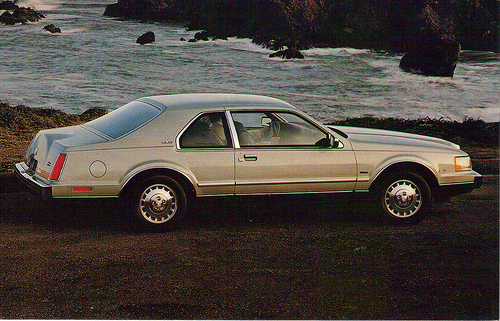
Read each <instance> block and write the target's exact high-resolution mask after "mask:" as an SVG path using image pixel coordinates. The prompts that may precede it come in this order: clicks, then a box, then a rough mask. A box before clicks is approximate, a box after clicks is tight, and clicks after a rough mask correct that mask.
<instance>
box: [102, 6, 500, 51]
mask: <svg viewBox="0 0 500 321" xmlns="http://www.w3.org/2000/svg"><path fill="white" fill-rule="evenodd" d="M498 7H499V5H498V1H496V0H434V1H430V0H356V1H352V0H245V1H237V0H118V2H117V3H115V4H112V5H109V6H108V7H107V8H106V11H105V13H104V14H105V15H106V16H112V17H122V18H129V19H139V20H153V21H187V22H189V24H188V27H189V28H191V29H193V30H206V31H207V33H208V34H209V35H211V36H217V37H229V36H239V37H246V38H252V39H255V40H256V41H257V42H260V43H267V42H269V41H270V40H277V39H284V41H285V42H286V43H287V44H288V47H290V46H296V47H309V46H330V47H344V46H348V47H353V48H373V49H381V50H391V51H395V52H409V51H411V50H412V49H413V48H414V46H415V41H414V40H415V39H423V42H425V43H424V44H422V43H420V44H418V43H417V45H420V46H421V45H429V41H430V45H432V46H434V45H436V44H435V43H434V39H436V37H437V38H441V39H446V41H445V42H447V43H448V44H450V43H453V42H455V41H456V42H457V43H459V44H460V46H461V49H464V50H485V51H495V52H499V51H500V48H499V42H498V38H499V37H498V19H499V18H498ZM422 17H424V18H422ZM422 22H425V24H422ZM429 39H431V40H429ZM440 43H441V42H439V41H438V45H439V44H440Z"/></svg>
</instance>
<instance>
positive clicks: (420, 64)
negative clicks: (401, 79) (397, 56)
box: [399, 41, 460, 77]
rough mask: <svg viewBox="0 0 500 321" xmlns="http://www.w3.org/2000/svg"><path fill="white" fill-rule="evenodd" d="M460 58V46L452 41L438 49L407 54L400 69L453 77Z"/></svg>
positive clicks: (402, 59) (425, 49) (423, 49)
mask: <svg viewBox="0 0 500 321" xmlns="http://www.w3.org/2000/svg"><path fill="white" fill-rule="evenodd" d="M459 56H460V44H459V43H458V42H456V41H450V42H448V43H443V44H441V45H440V46H439V47H436V48H422V50H420V51H418V50H416V51H413V52H409V53H407V54H405V55H404V56H403V58H401V61H400V63H399V67H400V68H401V69H403V70H404V71H407V72H412V73H418V74H422V75H426V76H438V77H453V73H454V71H455V67H456V66H457V62H458V58H459Z"/></svg>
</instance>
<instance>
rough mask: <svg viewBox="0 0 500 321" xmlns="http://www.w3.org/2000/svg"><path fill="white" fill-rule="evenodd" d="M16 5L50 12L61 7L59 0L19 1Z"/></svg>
mask: <svg viewBox="0 0 500 321" xmlns="http://www.w3.org/2000/svg"><path fill="white" fill-rule="evenodd" d="M16 4H17V5H18V6H20V7H31V8H33V9H36V10H39V11H50V10H55V9H57V8H59V7H61V3H60V2H59V1H58V0H19V1H17V2H16Z"/></svg>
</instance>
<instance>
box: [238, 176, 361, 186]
mask: <svg viewBox="0 0 500 321" xmlns="http://www.w3.org/2000/svg"><path fill="white" fill-rule="evenodd" d="M356 181H357V180H356V179H355V178H339V179H336V180H331V179H314V180H300V181H265V182H264V181H253V182H237V183H236V185H237V186H241V185H283V184H315V183H316V184H317V183H321V184H328V183H350V182H356Z"/></svg>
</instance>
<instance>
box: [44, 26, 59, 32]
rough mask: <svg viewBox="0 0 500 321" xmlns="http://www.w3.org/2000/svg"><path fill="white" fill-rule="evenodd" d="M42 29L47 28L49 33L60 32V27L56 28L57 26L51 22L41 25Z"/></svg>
mask: <svg viewBox="0 0 500 321" xmlns="http://www.w3.org/2000/svg"><path fill="white" fill-rule="evenodd" d="M43 29H44V30H47V31H48V32H50V33H61V28H58V27H56V26H54V25H53V24H50V25H46V26H45V27H43Z"/></svg>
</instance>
